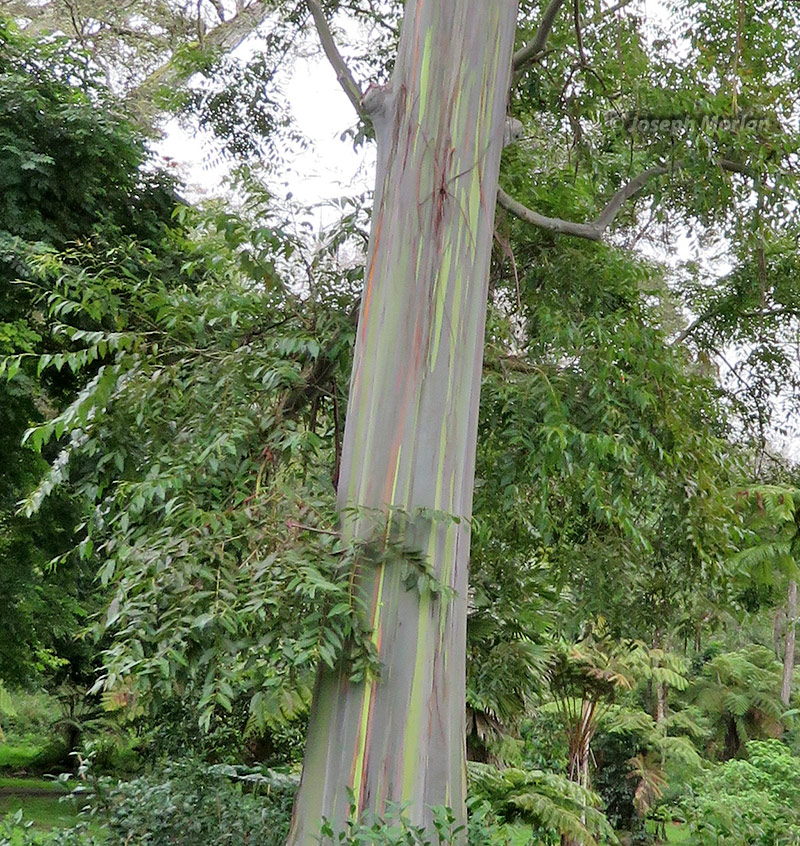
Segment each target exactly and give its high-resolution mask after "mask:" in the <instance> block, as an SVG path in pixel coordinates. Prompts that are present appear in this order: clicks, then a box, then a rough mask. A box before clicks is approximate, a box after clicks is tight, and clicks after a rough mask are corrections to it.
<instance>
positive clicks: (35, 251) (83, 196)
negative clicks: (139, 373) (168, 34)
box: [0, 15, 174, 684]
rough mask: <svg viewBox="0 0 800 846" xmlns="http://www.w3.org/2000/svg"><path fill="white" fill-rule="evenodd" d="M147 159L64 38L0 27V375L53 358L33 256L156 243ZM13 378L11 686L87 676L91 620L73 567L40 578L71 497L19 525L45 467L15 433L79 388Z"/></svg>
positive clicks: (5, 619)
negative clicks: (32, 360)
mask: <svg viewBox="0 0 800 846" xmlns="http://www.w3.org/2000/svg"><path fill="white" fill-rule="evenodd" d="M145 160H146V150H145V145H144V140H143V139H142V138H141V136H140V135H139V133H138V132H137V131H136V130H134V128H133V127H132V125H131V124H130V123H129V122H128V121H127V120H126V119H125V118H124V117H123V115H122V114H121V112H120V110H119V109H118V108H117V107H116V105H114V104H113V102H112V100H111V98H110V97H109V96H108V93H107V92H106V91H105V90H104V88H103V87H102V86H101V85H100V84H99V82H98V78H97V74H96V70H93V69H92V68H91V66H90V64H89V63H88V62H87V60H86V56H85V54H83V53H82V52H81V51H80V50H77V49H75V48H73V47H71V46H69V45H68V44H67V43H66V41H65V40H64V39H63V38H54V39H50V40H47V41H40V40H37V39H34V38H31V37H29V36H28V35H26V34H23V33H20V32H19V30H18V29H17V28H16V27H15V26H14V25H13V24H12V23H10V22H9V21H8V19H7V18H6V17H5V15H0V361H2V362H3V364H0V370H2V369H5V367H6V365H5V363H4V362H5V357H6V356H17V355H27V356H30V355H34V354H39V353H43V352H49V353H51V354H52V353H57V352H58V351H59V350H61V349H62V347H61V342H60V341H59V340H57V339H52V338H48V337H47V334H48V333H47V329H46V327H45V326H44V325H43V323H42V315H41V312H39V311H38V309H36V308H34V306H33V301H32V293H31V289H30V287H29V284H30V283H35V282H37V281H39V282H40V281H41V278H40V277H39V276H38V271H37V270H36V268H35V267H34V264H35V261H36V259H37V257H40V256H42V254H46V253H47V251H48V250H49V249H52V248H59V249H60V248H63V247H64V246H65V245H66V244H67V243H68V242H71V241H81V240H82V241H86V240H89V239H92V240H93V241H94V242H98V243H113V242H114V241H116V240H117V239H118V238H120V237H123V235H124V234H126V233H128V234H130V233H135V234H136V236H137V237H139V238H142V239H143V240H145V241H148V242H149V243H153V242H155V241H158V240H159V239H160V238H161V233H162V230H163V228H164V226H165V225H166V224H167V223H168V222H169V216H170V213H171V210H172V207H173V205H174V195H173V191H172V186H171V184H170V182H169V180H168V179H165V178H164V176H163V174H162V173H160V172H159V171H158V170H157V169H154V168H145V167H144V164H145ZM21 364H22V365H23V366H22V368H21V370H20V369H19V368H20V365H21ZM9 367H10V370H11V371H14V370H18V371H19V372H18V373H17V376H16V378H15V379H14V381H13V382H10V383H8V384H2V385H0V452H1V453H2V454H3V456H4V468H3V474H2V476H0V562H2V566H1V567H0V594H1V595H2V596H3V598H4V603H5V606H4V609H5V613H4V614H3V615H2V617H1V618H0V676H1V677H3V678H5V679H6V680H8V681H12V682H13V683H15V684H17V683H29V682H32V681H35V680H41V678H42V677H43V676H49V675H53V674H56V675H60V676H61V677H63V675H64V674H65V673H67V672H73V673H79V672H82V671H83V670H85V665H86V664H87V663H88V660H89V659H88V654H87V648H86V646H85V645H84V646H80V645H77V644H76V643H75V633H76V631H77V630H78V629H80V628H81V627H82V626H83V625H84V623H85V618H86V615H87V614H88V613H91V611H92V610H93V609H92V602H91V600H90V596H91V594H92V592H93V585H92V575H91V573H89V572H87V569H86V568H85V567H82V566H81V564H80V562H78V561H75V560H65V559H62V561H61V564H60V566H59V567H58V568H56V569H55V570H54V571H50V570H49V564H50V562H52V561H53V560H54V559H56V558H59V557H60V556H62V555H63V554H64V553H65V551H66V550H67V549H68V548H69V546H70V544H71V539H72V535H73V532H74V528H75V524H76V522H78V520H79V518H78V517H77V515H76V508H75V503H74V502H73V501H72V500H71V499H70V497H69V493H68V492H65V493H63V494H62V495H59V496H57V497H53V498H52V499H51V501H50V502H49V503H48V504H47V505H46V506H45V507H44V508H43V509H41V510H40V512H39V513H38V515H37V516H36V518H35V519H33V520H25V519H22V518H21V517H19V516H18V515H17V514H16V513H15V511H16V504H17V502H18V501H19V500H20V499H22V498H23V497H24V496H26V495H28V494H29V493H30V491H31V490H32V489H33V488H34V487H35V486H36V483H37V482H38V480H39V478H40V476H41V474H42V473H43V471H44V469H45V468H46V462H45V461H43V460H42V457H40V456H38V455H36V454H35V453H34V452H33V451H31V450H30V449H27V448H20V441H21V439H22V435H23V432H24V431H25V429H26V428H27V427H28V426H29V425H31V424H32V423H35V422H39V421H41V420H42V419H43V418H44V417H46V416H47V415H48V414H50V413H52V410H53V408H54V407H58V406H59V405H60V404H61V402H62V400H63V398H64V396H65V394H68V393H70V392H71V391H73V390H74V389H75V387H76V385H75V380H74V378H72V377H71V376H69V377H68V376H66V375H65V374H56V375H55V376H54V377H52V378H51V377H46V378H45V379H44V380H43V381H40V380H38V379H37V377H36V374H35V371H34V369H33V368H32V367H29V366H28V365H27V363H23V362H21V361H20V360H19V359H18V358H13V359H12V360H11V362H10V364H9ZM53 457H54V456H53V455H51V454H50V453H49V452H48V453H46V455H45V458H46V459H47V460H50V459H52V458H53ZM70 666H71V669H70Z"/></svg>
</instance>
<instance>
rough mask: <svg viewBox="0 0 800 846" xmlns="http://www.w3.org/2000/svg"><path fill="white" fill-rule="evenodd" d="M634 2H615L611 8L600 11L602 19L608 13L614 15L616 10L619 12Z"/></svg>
mask: <svg viewBox="0 0 800 846" xmlns="http://www.w3.org/2000/svg"><path fill="white" fill-rule="evenodd" d="M631 3H633V0H619V3H615V4H614V5H613V6H612V7H611V8H610V9H604V10H603V11H602V12H601V13H600V19H601V20H602V19H603V18H605V17H608V15H613V14H614V12H618V11H619V10H620V9H624V8H625V7H626V6H630V4H631Z"/></svg>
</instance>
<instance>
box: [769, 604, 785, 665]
mask: <svg viewBox="0 0 800 846" xmlns="http://www.w3.org/2000/svg"><path fill="white" fill-rule="evenodd" d="M784 619H785V612H784V610H783V608H776V609H775V616H774V618H773V620H772V648H773V649H774V650H775V657H776V658H777V659H778V660H779V661H781V660H783V624H784Z"/></svg>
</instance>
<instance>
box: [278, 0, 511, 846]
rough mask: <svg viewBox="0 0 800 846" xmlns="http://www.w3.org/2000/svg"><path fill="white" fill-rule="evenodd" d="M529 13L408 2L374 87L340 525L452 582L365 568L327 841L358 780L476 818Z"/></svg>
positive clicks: (317, 762) (313, 782) (322, 808)
mask: <svg viewBox="0 0 800 846" xmlns="http://www.w3.org/2000/svg"><path fill="white" fill-rule="evenodd" d="M516 13H517V0H481V2H480V3H475V2H471V0H409V2H408V3H407V5H406V14H405V20H404V24H403V33H402V37H401V41H400V47H399V53H398V57H397V63H396V66H395V71H394V74H393V77H392V81H391V83H390V85H389V86H387V87H386V88H385V89H372V90H371V91H370V92H368V95H367V97H366V98H365V102H366V106H367V108H368V109H369V111H370V114H371V116H372V119H373V125H374V126H375V131H376V136H377V141H378V174H377V187H376V197H375V211H374V214H373V224H372V235H371V242H370V248H369V252H368V256H367V274H366V281H365V289H364V294H363V299H362V305H361V319H360V322H359V327H358V337H357V339H356V349H355V361H354V365H353V376H352V381H351V389H350V399H349V404H348V410H347V421H346V427H345V438H344V447H343V454H342V467H341V479H340V484H339V505H340V508H341V510H342V515H343V529H344V532H345V534H346V535H347V536H348V537H350V538H354V539H358V540H364V541H369V540H374V539H375V536H376V534H377V533H378V532H380V531H386V523H387V521H388V522H389V523H393V524H394V526H393V531H394V532H397V531H400V532H401V535H400V540H401V542H402V544H403V545H404V546H405V547H406V548H409V549H413V550H416V551H418V553H419V554H421V556H422V557H423V559H424V562H425V563H426V565H427V566H428V567H429V568H430V570H431V571H432V573H433V575H434V576H435V577H436V579H438V580H439V582H441V583H443V584H444V585H447V586H449V587H450V588H451V589H452V593H449V592H448V593H445V594H443V595H442V598H437V596H435V595H434V594H433V593H432V592H431V591H428V590H422V591H420V590H418V589H416V588H413V589H411V590H409V589H408V588H407V586H406V583H405V581H404V577H405V576H407V575H408V569H407V567H406V566H404V565H403V563H402V562H400V561H389V562H384V563H382V564H375V565H371V566H370V565H365V566H363V567H361V569H360V572H358V573H357V574H355V579H356V582H357V584H358V588H359V590H360V593H361V596H362V597H363V598H364V599H365V601H366V603H367V605H368V607H369V609H370V614H371V622H372V629H373V641H374V644H375V647H376V649H377V651H378V654H379V657H380V661H381V664H382V668H383V671H382V674H381V677H380V679H370V680H367V682H366V683H351V682H350V681H349V680H348V671H349V668H348V667H346V666H345V667H341V668H340V669H338V670H337V671H335V672H334V671H331V670H328V669H325V668H323V669H321V670H320V672H319V674H318V677H317V682H316V688H315V691H314V700H313V703H312V708H311V719H310V724H309V731H308V740H307V747H306V756H305V762H304V767H303V777H302V781H301V785H300V790H299V793H298V797H297V800H296V803H295V810H294V817H293V821H292V829H291V833H290V836H289V843H290V844H300V845H301V846H311V844H316V843H317V842H318V841H317V839H316V835H317V834H318V833H319V828H320V821H321V819H322V818H323V817H325V818H326V819H327V820H328V821H329V822H330V823H331V825H332V827H333V829H334V830H335V831H339V830H341V829H342V828H343V827H344V826H345V824H346V823H347V821H348V819H349V817H350V808H349V805H350V800H349V798H348V792H349V791H352V796H353V798H354V803H355V812H356V814H357V815H362V814H365V813H366V814H367V815H370V814H382V813H384V812H385V810H386V807H387V803H407V805H408V811H407V812H408V814H409V816H410V818H411V820H412V822H414V823H415V824H417V825H423V826H425V827H426V828H427V830H428V831H429V832H430V833H431V834H433V828H432V813H431V806H436V805H447V806H450V807H452V808H453V810H454V812H455V816H456V820H457V824H458V823H461V822H464V815H465V809H464V800H465V781H466V778H465V649H466V612H467V569H468V554H469V519H470V516H471V512H472V489H473V481H474V465H475V442H476V437H477V422H478V399H479V392H480V381H481V369H482V360H483V341H484V326H485V319H486V304H487V285H488V273H489V259H490V255H491V249H492V238H493V222H494V211H495V197H496V194H497V188H498V177H499V167H500V154H501V151H502V147H503V136H504V128H505V115H506V103H507V92H508V83H509V76H510V68H511V57H512V51H513V46H514V34H515V27H516ZM398 514H399V515H401V516H402V519H398V517H397V516H396V515H398ZM381 515H383V516H381ZM398 527H400V528H398ZM409 566H410V565H409Z"/></svg>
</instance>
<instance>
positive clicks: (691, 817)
mask: <svg viewBox="0 0 800 846" xmlns="http://www.w3.org/2000/svg"><path fill="white" fill-rule="evenodd" d="M747 749H748V754H749V760H734V761H727V762H726V763H724V764H720V765H718V766H717V767H715V768H714V769H713V770H711V771H710V772H709V773H707V774H706V775H704V776H703V777H702V778H701V779H697V780H695V781H694V782H692V784H691V785H690V786H689V787H688V788H687V791H686V795H685V797H684V799H683V801H682V802H681V803H680V811H681V812H682V813H683V814H684V815H685V818H686V822H687V824H688V826H689V828H690V830H691V832H692V839H691V842H692V843H693V844H696V846H712V844H713V846H796V844H797V843H800V784H798V781H797V771H798V769H799V768H800V760H798V759H797V758H795V757H794V756H793V755H792V754H791V752H790V750H789V749H788V748H787V747H786V746H785V745H784V744H782V743H780V742H779V741H776V740H769V741H761V742H759V741H751V742H750V743H749V744H748V746H747Z"/></svg>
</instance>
